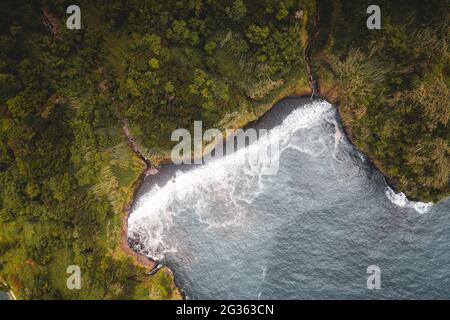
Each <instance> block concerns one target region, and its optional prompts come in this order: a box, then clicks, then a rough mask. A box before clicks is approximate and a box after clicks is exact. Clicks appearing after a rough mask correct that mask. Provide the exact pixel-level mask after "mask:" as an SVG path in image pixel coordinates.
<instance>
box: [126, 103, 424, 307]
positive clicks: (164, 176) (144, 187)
mask: <svg viewBox="0 0 450 320" xmlns="http://www.w3.org/2000/svg"><path fill="white" fill-rule="evenodd" d="M291 99H301V102H300V103H297V104H295V107H294V106H292V107H290V108H283V105H282V103H283V101H286V100H291ZM314 100H316V101H317V100H323V101H326V102H328V101H327V99H324V98H323V97H316V98H314ZM309 101H311V98H310V96H309V95H290V96H288V97H285V98H283V99H281V100H280V101H278V102H277V103H276V104H274V105H273V106H272V108H270V109H269V110H268V111H267V112H266V113H264V114H263V115H262V116H261V117H259V118H258V119H256V120H255V121H252V122H250V123H248V124H247V125H245V126H244V127H243V129H245V128H255V129H257V128H261V127H264V128H267V127H268V125H269V128H267V129H270V128H271V127H274V126H276V125H277V123H278V122H280V121H282V119H283V118H284V117H285V116H286V115H287V114H289V113H290V112H291V111H292V110H294V109H295V108H298V107H301V106H302V105H304V104H306V103H308V102H309ZM330 104H331V103H330ZM332 105H333V106H334V107H335V108H338V106H337V105H336V104H332ZM267 118H270V119H269V123H266V121H265V119H267ZM337 120H338V121H337V124H338V126H339V128H340V130H341V132H343V133H344V134H343V135H344V137H345V138H346V139H347V141H348V142H349V143H350V145H351V146H352V148H353V149H354V150H356V151H357V152H358V153H359V154H361V155H362V156H364V158H365V160H367V163H368V165H369V166H370V167H371V169H372V170H376V171H377V172H379V173H380V175H381V176H382V177H383V178H384V181H385V183H386V186H387V187H389V188H391V189H392V190H396V188H395V186H393V185H392V184H391V183H390V181H389V179H388V178H387V177H386V176H385V175H384V174H383V172H382V171H381V170H379V168H377V167H376V166H375V165H374V163H373V161H372V160H371V159H370V157H369V156H367V155H366V154H365V153H363V152H362V151H360V150H359V149H358V148H357V147H356V146H355V145H354V143H353V142H352V141H351V139H350V137H349V135H348V132H347V130H345V127H344V125H343V123H342V121H341V120H340V117H338V119H337ZM193 167H195V166H193V165H176V166H175V165H173V164H171V163H168V164H163V165H161V167H160V170H159V171H158V173H156V174H152V175H145V174H144V177H143V178H142V180H141V181H140V183H139V184H138V186H137V188H136V190H135V193H134V198H133V200H132V203H131V205H130V207H129V208H128V214H127V217H129V215H130V213H131V212H132V210H133V208H134V207H135V206H136V204H137V202H138V200H139V198H140V196H142V195H143V194H145V193H146V192H148V191H149V190H150V189H151V188H152V187H154V186H155V185H156V184H162V185H164V184H165V183H166V182H167V181H170V180H171V179H173V177H174V175H175V174H176V173H177V172H180V171H184V170H189V169H192V168H193ZM395 192H397V191H395ZM398 194H400V193H398ZM389 199H390V198H389ZM390 200H391V199H390ZM391 202H392V200H391ZM416 211H417V210H416ZM128 241H130V240H128ZM139 246H140V244H139V243H132V244H131V245H130V247H131V250H133V251H134V252H135V253H136V254H137V255H141V254H140V253H138V252H137V251H139V248H138V247H139ZM141 256H142V255H141ZM146 258H147V259H149V260H150V261H152V263H153V264H154V265H155V266H156V267H155V268H157V266H159V265H161V264H164V265H165V266H166V267H167V268H168V269H169V270H170V269H171V266H170V264H167V262H164V263H162V262H160V261H158V260H153V259H151V258H148V257H146ZM171 272H172V274H173V271H171ZM174 282H175V285H176V286H177V288H178V289H179V290H180V292H182V296H183V298H186V295H185V293H184V292H183V291H182V289H181V287H180V285H179V281H177V278H176V277H175V276H174Z"/></svg>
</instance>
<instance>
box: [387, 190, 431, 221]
mask: <svg viewBox="0 0 450 320" xmlns="http://www.w3.org/2000/svg"><path fill="white" fill-rule="evenodd" d="M385 193H386V197H387V198H388V199H389V200H390V201H391V202H392V203H393V204H395V205H397V206H399V207H402V208H411V209H414V210H416V211H417V212H418V213H420V214H423V213H427V212H429V211H430V210H431V208H432V207H433V203H432V202H428V203H424V202H416V201H411V200H408V198H407V197H406V195H405V194H404V193H403V192H398V193H396V192H395V191H394V190H392V189H391V188H390V187H389V186H387V187H386V191H385Z"/></svg>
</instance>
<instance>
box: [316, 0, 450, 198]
mask: <svg viewBox="0 0 450 320" xmlns="http://www.w3.org/2000/svg"><path fill="white" fill-rule="evenodd" d="M377 3H378V5H379V6H380V9H381V12H382V15H381V17H382V28H381V29H380V30H370V31H369V30H367V29H365V28H361V27H360V26H361V25H364V24H365V21H366V19H367V14H366V13H365V8H367V7H368V6H369V5H370V4H372V3H371V2H370V1H347V0H346V1H320V4H321V5H320V8H319V11H320V12H321V13H322V20H321V25H322V26H321V33H320V36H319V39H318V45H317V47H316V48H315V56H314V59H313V61H314V63H315V68H316V70H317V72H318V75H319V83H321V85H322V87H323V90H322V93H324V94H325V95H327V90H328V95H333V94H336V91H337V94H338V96H339V102H340V103H339V104H340V113H341V116H342V120H343V122H344V123H345V125H346V126H347V127H348V128H350V129H351V131H352V135H353V138H354V139H353V140H354V142H355V143H356V144H357V146H358V147H359V148H360V149H362V150H363V151H364V152H366V153H367V154H368V155H370V157H371V158H372V159H373V160H374V162H375V164H376V165H377V166H378V167H380V168H381V170H382V171H383V173H384V174H386V175H387V176H388V178H389V179H390V181H391V182H392V183H393V184H394V185H395V187H396V188H397V189H399V190H401V191H403V192H406V193H407V194H408V195H409V196H410V197H414V198H418V199H421V200H423V201H437V200H439V199H441V198H442V197H444V196H446V195H449V194H450V129H449V124H450V121H449V120H450V90H449V83H450V77H449V74H450V51H449V43H450V4H449V2H448V1H439V0H436V1H377ZM350 21H352V23H349V22H350ZM333 91H335V92H333Z"/></svg>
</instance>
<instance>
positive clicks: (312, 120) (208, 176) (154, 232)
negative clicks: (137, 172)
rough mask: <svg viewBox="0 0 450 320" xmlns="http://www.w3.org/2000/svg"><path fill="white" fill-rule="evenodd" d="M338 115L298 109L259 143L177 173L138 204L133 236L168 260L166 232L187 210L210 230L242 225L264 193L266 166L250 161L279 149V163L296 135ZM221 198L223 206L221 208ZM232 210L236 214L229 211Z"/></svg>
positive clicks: (321, 106)
mask: <svg viewBox="0 0 450 320" xmlns="http://www.w3.org/2000/svg"><path fill="white" fill-rule="evenodd" d="M334 116H335V110H334V108H333V107H332V105H331V104H329V103H327V102H325V101H314V102H312V103H311V104H308V105H306V106H304V107H300V108H298V109H295V110H294V111H293V112H292V113H290V114H289V115H288V116H287V117H286V118H285V119H284V120H283V122H282V124H280V125H279V126H276V127H274V128H273V129H271V130H270V131H269V132H268V134H266V135H264V136H262V137H260V139H259V140H258V141H257V142H256V143H253V144H251V145H249V146H247V147H245V148H242V149H239V150H237V151H236V152H234V153H231V154H228V155H227V156H225V157H223V158H219V159H216V160H214V161H211V162H208V163H207V164H205V165H202V166H198V167H194V168H193V169H191V170H189V171H185V172H178V173H177V174H176V176H175V178H174V179H173V180H171V181H169V182H167V183H166V184H165V185H163V186H154V187H153V188H152V189H151V190H150V191H149V192H148V193H147V194H146V195H144V196H142V197H141V198H140V199H139V201H138V203H137V205H136V206H135V209H134V210H133V212H132V213H131V215H130V218H129V221H128V234H129V236H130V237H133V235H135V234H138V235H139V242H140V243H141V244H142V245H143V247H144V249H143V250H142V251H143V253H144V254H146V255H148V256H150V257H152V258H154V259H157V260H158V259H162V258H163V257H164V252H167V251H168V250H176V248H170V246H168V245H167V244H166V243H165V241H164V233H165V232H166V231H167V230H169V229H170V228H171V227H172V226H173V219H174V218H175V217H176V216H177V215H179V214H182V213H183V212H186V210H193V211H194V212H195V214H196V217H197V219H198V221H200V222H202V223H204V224H205V225H206V228H221V227H229V226H239V225H240V221H241V216H242V215H245V204H250V203H252V201H253V200H254V199H255V198H256V197H257V196H258V195H259V194H260V193H261V192H262V191H263V189H264V182H263V179H264V173H265V172H264V167H262V166H258V165H257V166H255V165H252V164H249V163H248V161H246V159H247V158H248V157H249V155H251V154H252V153H257V154H259V152H260V151H261V150H267V149H268V146H271V145H274V144H277V145H278V147H279V152H278V153H275V154H272V153H271V154H270V156H271V157H272V159H271V160H272V161H273V160H278V158H279V156H280V153H282V152H283V150H285V149H286V148H289V147H290V146H291V145H290V143H289V140H290V138H291V136H292V135H293V134H294V133H295V132H296V131H298V130H299V129H302V128H310V127H313V126H315V125H318V124H319V123H321V120H323V119H325V118H327V117H334ZM271 150H272V149H271ZM308 151H309V150H308ZM275 158H276V159H275ZM212 197H214V198H215V199H216V200H215V201H214V203H216V205H215V207H214V208H211V207H210V206H211V202H213V201H210V200H211V198H212ZM217 198H219V199H220V201H219V206H222V207H217V203H218V201H217ZM230 205H231V206H233V210H225V209H226V208H227V207H229V206H230ZM218 212H221V213H222V214H217V213H218Z"/></svg>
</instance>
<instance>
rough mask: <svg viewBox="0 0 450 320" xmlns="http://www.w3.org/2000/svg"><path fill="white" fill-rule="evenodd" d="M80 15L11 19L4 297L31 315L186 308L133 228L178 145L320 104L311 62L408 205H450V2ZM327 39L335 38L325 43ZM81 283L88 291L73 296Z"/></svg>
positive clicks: (0, 6) (5, 66)
mask: <svg viewBox="0 0 450 320" xmlns="http://www.w3.org/2000/svg"><path fill="white" fill-rule="evenodd" d="M377 2H378V3H379V5H380V7H381V10H382V29H381V30H371V31H369V30H367V28H366V27H365V25H366V24H365V20H366V18H367V14H366V8H367V6H368V5H369V4H372V3H369V2H368V1H350V0H349V1H318V5H317V8H318V9H319V19H317V18H316V19H314V15H315V12H316V1H309V0H302V1H300V0H281V1H280V0H258V1H256V0H245V1H244V0H222V1H219V0H188V1H179V0H178V1H175V0H164V1H160V0H152V1H150V0H110V1H100V0H97V1H87V0H84V1H78V5H79V6H80V8H81V17H82V18H81V20H82V28H81V30H68V29H67V28H66V25H65V22H66V19H67V17H68V15H67V14H66V8H67V7H68V6H69V5H71V4H72V3H71V2H70V1H63V0H54V1H50V0H48V1H45V0H41V1H24V0H16V1H12V0H3V1H1V3H0V14H1V16H2V20H1V21H0V279H2V280H5V281H6V282H7V283H8V284H9V285H10V286H11V287H12V289H13V290H14V292H15V293H16V295H17V296H18V297H19V298H25V299H37V298H47V299H51V298H81V299H86V298H106V299H117V298H143V299H148V298H152V299H161V298H163V299H169V298H177V297H179V293H178V291H177V290H176V289H175V287H174V284H173V279H172V276H171V274H170V273H169V272H168V271H167V270H166V269H162V270H161V271H159V272H158V273H157V274H156V275H155V276H153V277H146V276H145V275H144V270H143V269H142V267H141V266H139V265H137V264H136V263H135V262H134V260H133V259H132V258H131V257H129V256H127V254H125V253H124V252H123V250H122V249H121V247H120V246H119V238H120V233H121V231H122V222H123V217H124V214H126V213H125V211H124V207H126V204H127V203H129V201H130V199H131V196H132V193H133V189H134V187H135V183H136V181H137V179H138V176H139V175H140V173H141V172H142V170H143V169H144V168H145V165H144V163H143V162H142V160H141V159H140V158H139V157H138V156H136V154H135V153H133V150H132V149H131V148H129V146H128V145H127V139H126V137H125V135H124V132H123V128H122V127H123V125H124V123H128V124H129V129H130V132H131V134H132V135H133V136H134V137H135V139H136V141H137V143H138V144H139V145H140V146H141V147H142V149H143V150H144V151H145V154H146V156H147V157H149V158H150V159H151V160H152V161H160V160H162V159H164V158H165V157H167V154H168V152H169V151H170V148H171V147H172V143H173V142H171V141H170V134H171V132H172V131H173V130H175V129H177V128H188V129H189V128H192V127H193V123H194V120H203V122H204V128H205V129H206V128H208V127H218V128H221V129H224V128H226V127H238V126H242V125H244V124H245V123H247V122H248V121H251V120H254V119H255V118H256V117H257V116H259V115H260V114H261V113H263V112H264V111H266V110H267V109H268V108H269V107H270V106H271V105H272V104H273V103H274V102H276V101H277V100H278V99H280V98H282V97H283V96H285V95H288V94H292V93H306V92H308V91H309V88H308V75H307V72H306V63H305V50H306V47H307V44H308V40H310V39H311V38H312V37H313V38H314V39H315V41H314V48H313V56H312V58H313V59H312V60H313V67H314V70H315V72H316V74H317V76H318V80H319V83H320V86H321V89H322V94H323V95H324V96H325V97H326V98H330V99H333V100H337V101H338V102H339V108H340V113H341V116H342V119H343V121H344V124H345V125H346V127H347V129H348V132H349V134H350V135H351V137H352V139H353V141H354V142H355V143H356V144H357V145H358V146H359V147H360V148H361V149H362V150H363V151H365V152H366V153H367V154H368V155H369V156H370V157H371V158H372V159H373V160H374V162H375V164H376V165H378V166H379V167H380V168H381V169H382V170H383V172H384V173H385V174H387V176H388V177H389V178H390V180H391V182H393V183H394V184H395V185H396V186H397V187H398V188H399V189H400V190H402V191H406V192H407V193H408V195H410V196H413V197H417V198H420V199H422V200H434V201H436V200H438V199H439V198H441V197H443V196H445V195H448V194H449V193H450V185H449V172H450V146H449V141H450V131H449V119H450V107H449V89H448V86H449V58H450V54H449V49H448V43H449V34H450V33H449V21H450V19H449V12H450V11H449V8H448V3H447V2H446V1H408V2H400V1H386V0H385V1H377ZM316 22H318V26H319V30H318V31H319V32H318V33H316V32H315V31H316V30H315V28H316V26H315V23H316ZM70 265H79V266H80V268H81V270H82V289H81V290H68V289H67V287H66V279H67V276H68V275H67V274H66V268H67V267H68V266H70Z"/></svg>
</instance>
